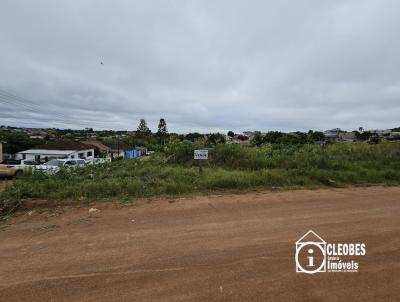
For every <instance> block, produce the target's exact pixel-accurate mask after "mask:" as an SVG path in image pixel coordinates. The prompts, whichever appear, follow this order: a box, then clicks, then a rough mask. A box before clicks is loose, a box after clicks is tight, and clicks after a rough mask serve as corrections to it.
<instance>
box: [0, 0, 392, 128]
mask: <svg viewBox="0 0 400 302" xmlns="http://www.w3.org/2000/svg"><path fill="white" fill-rule="evenodd" d="M399 16H400V2H399V1H396V0H393V1H390V0H388V1H386V0H375V1H372V0H359V1H358V0H344V1H340V0H335V1H321V0H315V1H304V0H303V1H300V0H299V1H293V0H291V1H283V0H279V1H266V0H264V1H262V0H260V1H251V0H250V1H249V0H246V1H244V0H241V1H235V0H223V1H221V0H210V1H207V0H197V1H190V0H181V1H166V0H159V1H150V0H146V1H133V0H127V1H122V0H109V1H102V0H91V1H90V0H74V1H73V0H64V1H61V0H59V1H54V0H48V1H43V0H35V1H32V0H26V1H22V0H2V1H1V8H0V43H1V44H0V89H1V90H0V124H4V125H14V126H26V127H27V126H47V127H58V128H65V127H72V128H84V127H93V128H95V129H100V128H109V129H128V130H133V129H135V128H136V127H137V125H138V123H139V119H140V118H145V119H146V120H147V122H148V124H149V126H150V127H151V128H152V130H155V128H156V127H157V124H158V120H159V119H160V117H164V118H165V119H166V121H167V125H168V128H169V130H170V131H172V132H189V131H199V132H211V131H223V132H225V131H227V130H234V131H244V130H261V131H267V130H283V131H288V130H308V129H320V130H322V129H329V128H333V127H340V128H343V129H356V128H358V127H360V126H363V127H364V128H366V129H375V128H390V127H395V126H400V119H399V117H400V17H399ZM101 62H103V64H101ZM8 93H12V94H13V95H15V96H17V97H18V99H16V98H14V97H12V96H10V95H9V94H8Z"/></svg>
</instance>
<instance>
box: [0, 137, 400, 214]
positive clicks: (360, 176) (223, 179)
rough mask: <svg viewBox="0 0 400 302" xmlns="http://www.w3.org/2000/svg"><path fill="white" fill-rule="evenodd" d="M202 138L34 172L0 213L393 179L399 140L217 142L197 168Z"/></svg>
mask: <svg viewBox="0 0 400 302" xmlns="http://www.w3.org/2000/svg"><path fill="white" fill-rule="evenodd" d="M204 147H207V145H206V142H205V141H204V140H196V141H194V142H192V141H188V140H183V141H181V140H172V141H170V142H169V143H168V144H166V145H165V146H164V148H163V150H164V151H163V152H159V153H158V154H156V155H155V156H152V157H150V158H148V159H147V160H130V161H127V160H120V161H114V162H111V163H105V164H100V165H93V166H88V167H85V168H81V169H76V170H72V171H67V170H61V171H60V172H59V173H57V174H56V175H46V174H43V173H33V174H32V175H25V176H22V177H20V178H19V179H16V180H15V181H14V182H13V183H12V185H9V186H7V187H6V189H5V190H4V192H2V193H0V214H1V215H3V216H4V215H7V214H10V213H11V212H12V211H14V210H16V209H17V208H18V207H19V206H20V205H22V204H23V202H24V201H25V200H27V199H34V200H35V199H40V200H66V199H67V200H72V201H76V202H77V203H78V202H82V201H87V200H94V199H96V200H97V199H103V198H105V199H111V198H112V199H114V200H115V199H119V200H128V199H129V200H131V199H134V198H141V197H152V196H164V195H166V196H171V195H172V196H178V195H183V194H191V193H208V192H212V191H220V190H235V191H240V190H249V189H288V188H318V187H323V186H329V187H342V186H348V185H361V186H364V185H376V184H382V185H398V184H399V183H400V143H398V142H392V143H380V144H367V143H353V144H345V143H334V144H329V145H326V146H323V147H321V146H320V145H318V144H269V143H266V144H262V145H261V146H259V147H256V146H254V147H243V146H240V145H225V144H216V145H214V146H213V147H209V146H208V148H209V153H210V155H209V157H210V159H209V160H208V161H207V163H204V168H203V171H202V173H200V172H199V169H198V167H197V165H198V162H195V161H194V160H193V150H194V149H197V148H204Z"/></svg>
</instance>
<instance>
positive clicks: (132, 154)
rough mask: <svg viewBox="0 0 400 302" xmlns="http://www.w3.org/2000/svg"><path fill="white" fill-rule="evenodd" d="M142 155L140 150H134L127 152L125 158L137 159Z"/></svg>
mask: <svg viewBox="0 0 400 302" xmlns="http://www.w3.org/2000/svg"><path fill="white" fill-rule="evenodd" d="M140 155H142V152H141V151H140V150H138V149H132V150H125V151H124V158H125V159H133V158H136V157H139V156H140Z"/></svg>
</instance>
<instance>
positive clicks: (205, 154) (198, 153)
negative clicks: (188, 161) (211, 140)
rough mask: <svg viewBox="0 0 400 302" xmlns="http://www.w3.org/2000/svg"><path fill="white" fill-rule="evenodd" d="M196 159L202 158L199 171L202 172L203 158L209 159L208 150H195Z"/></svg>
mask: <svg viewBox="0 0 400 302" xmlns="http://www.w3.org/2000/svg"><path fill="white" fill-rule="evenodd" d="M194 159H198V160H200V161H199V173H200V174H201V173H202V172H203V166H202V162H203V160H207V159H208V150H207V149H199V150H194Z"/></svg>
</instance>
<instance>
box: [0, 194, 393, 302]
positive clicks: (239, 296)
mask: <svg viewBox="0 0 400 302" xmlns="http://www.w3.org/2000/svg"><path fill="white" fill-rule="evenodd" d="M399 198H400V188H380V187H375V188H368V189H335V190H316V191H308V190H304V191H290V192H282V193H248V194H243V195H223V196H209V197H196V198H186V199H179V200H176V201H175V202H172V201H171V200H154V201H151V202H146V201H139V202H136V203H131V204H128V205H122V204H119V203H99V204H94V205H91V207H95V208H97V209H99V211H95V212H91V213H89V211H88V209H89V208H90V207H81V208H72V207H69V208H59V209H55V210H53V211H45V212H42V213H39V212H38V211H37V210H36V211H35V212H33V213H30V215H29V214H27V213H19V214H18V215H17V217H15V218H13V219H12V220H11V221H10V222H8V223H7V224H2V225H0V300H1V301H308V302H309V301H341V302H343V301H400V200H399ZM309 229H313V230H314V231H316V232H317V233H318V234H319V235H320V236H321V237H323V238H324V239H325V240H326V241H328V242H365V243H366V244H367V255H366V256H364V257H360V258H358V260H359V266H360V267H359V272H357V273H319V274H315V275H307V274H299V273H296V272H295V261H294V254H295V242H296V240H297V239H299V238H300V237H301V236H302V235H303V234H304V233H305V232H306V231H307V230H309Z"/></svg>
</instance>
